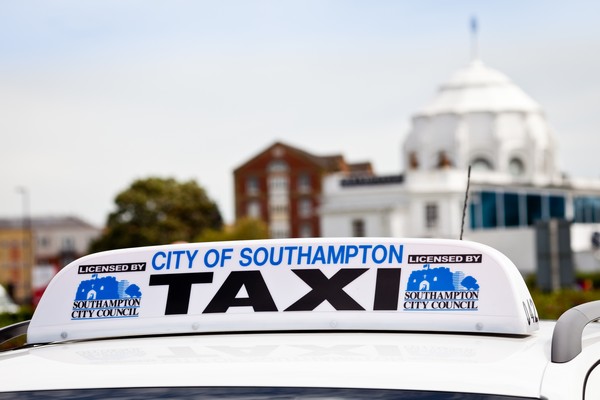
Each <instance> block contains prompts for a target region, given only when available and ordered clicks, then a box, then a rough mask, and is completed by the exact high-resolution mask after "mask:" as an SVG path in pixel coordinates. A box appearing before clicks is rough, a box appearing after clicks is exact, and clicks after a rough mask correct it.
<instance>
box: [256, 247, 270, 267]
mask: <svg viewBox="0 0 600 400" xmlns="http://www.w3.org/2000/svg"><path fill="white" fill-rule="evenodd" d="M259 252H260V253H263V256H262V259H259V258H258V253H259ZM268 259H269V252H268V251H267V249H265V248H264V247H259V248H258V249H256V251H255V252H254V264H256V265H258V266H259V267H261V266H263V265H265V264H266V263H267V260H268Z"/></svg>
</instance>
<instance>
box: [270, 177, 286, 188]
mask: <svg viewBox="0 0 600 400" xmlns="http://www.w3.org/2000/svg"><path fill="white" fill-rule="evenodd" d="M287 189H288V178H287V176H282V175H275V176H271V177H270V178H269V190H275V191H278V190H279V191H282V190H283V191H287Z"/></svg>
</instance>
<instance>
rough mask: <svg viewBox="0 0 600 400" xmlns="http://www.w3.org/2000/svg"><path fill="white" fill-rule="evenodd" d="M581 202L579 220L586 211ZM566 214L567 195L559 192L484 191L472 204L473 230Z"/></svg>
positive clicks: (529, 223) (578, 210)
mask: <svg viewBox="0 0 600 400" xmlns="http://www.w3.org/2000/svg"><path fill="white" fill-rule="evenodd" d="M577 204H578V203H577V199H576V201H575V219H576V220H577V217H578V215H582V214H583V211H582V208H581V207H579V208H578V207H577ZM579 204H581V203H579ZM565 215H566V200H565V197H564V196H562V195H555V194H553V195H548V194H543V193H514V192H513V193H511V192H506V193H503V192H502V191H497V192H496V191H481V192H476V193H473V196H472V200H471V204H470V216H471V228H472V229H478V228H484V229H485V228H497V227H503V226H504V227H517V226H532V225H534V224H535V222H536V221H539V220H548V219H550V218H565Z"/></svg>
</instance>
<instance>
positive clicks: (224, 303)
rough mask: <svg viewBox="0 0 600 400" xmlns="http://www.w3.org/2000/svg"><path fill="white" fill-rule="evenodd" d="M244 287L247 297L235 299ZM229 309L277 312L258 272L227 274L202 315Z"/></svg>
mask: <svg viewBox="0 0 600 400" xmlns="http://www.w3.org/2000/svg"><path fill="white" fill-rule="evenodd" d="M242 286H244V287H245V288H246V292H247V293H248V297H240V298H238V297H236V296H237V294H238V293H239V292H240V289H241V288H242ZM229 307H252V308H253V309H254V311H277V306H276V305H275V302H274V301H273V297H271V293H269V288H268V287H267V284H266V283H265V281H264V279H263V277H262V275H261V273H260V271H233V272H231V273H230V274H229V276H228V277H227V279H225V282H223V285H222V286H221V287H220V288H219V290H218V291H217V293H216V294H215V297H213V299H212V300H211V301H210V303H208V306H207V307H206V309H205V310H204V311H203V312H204V313H224V312H227V310H228V309H229Z"/></svg>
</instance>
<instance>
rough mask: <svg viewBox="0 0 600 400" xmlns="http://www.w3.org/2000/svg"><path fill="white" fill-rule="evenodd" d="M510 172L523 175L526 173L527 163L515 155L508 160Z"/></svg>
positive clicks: (514, 174)
mask: <svg viewBox="0 0 600 400" xmlns="http://www.w3.org/2000/svg"><path fill="white" fill-rule="evenodd" d="M508 172H510V174H511V175H513V176H521V175H523V174H524V173H525V164H524V163H523V161H521V159H520V158H517V157H513V158H511V159H510V161H509V162H508Z"/></svg>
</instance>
